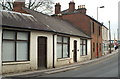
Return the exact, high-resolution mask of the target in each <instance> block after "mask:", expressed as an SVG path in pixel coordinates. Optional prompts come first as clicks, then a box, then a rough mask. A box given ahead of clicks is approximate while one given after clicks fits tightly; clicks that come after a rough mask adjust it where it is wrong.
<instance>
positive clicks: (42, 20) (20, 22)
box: [0, 9, 90, 38]
mask: <svg viewBox="0 0 120 79" xmlns="http://www.w3.org/2000/svg"><path fill="white" fill-rule="evenodd" d="M25 10H26V11H27V12H28V13H30V14H31V15H24V14H21V13H20V14H18V13H13V12H5V11H1V12H0V13H2V15H1V17H2V26H4V27H5V26H7V27H18V28H26V29H33V30H42V31H49V32H55V33H61V34H67V35H73V36H80V37H85V38H90V37H89V36H87V35H86V34H84V33H83V32H81V31H79V30H78V29H77V28H75V27H74V26H73V25H71V24H70V23H68V22H66V21H64V20H61V19H58V18H55V17H51V16H48V15H45V14H42V13H40V12H36V11H33V10H30V9H25Z"/></svg>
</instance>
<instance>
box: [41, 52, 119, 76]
mask: <svg viewBox="0 0 120 79" xmlns="http://www.w3.org/2000/svg"><path fill="white" fill-rule="evenodd" d="M43 77H118V54H115V55H113V56H111V57H109V58H106V59H104V60H100V61H98V62H94V63H91V64H87V65H84V66H82V67H80V68H77V69H74V70H71V71H66V72H61V73H56V74H50V75H45V76H43Z"/></svg>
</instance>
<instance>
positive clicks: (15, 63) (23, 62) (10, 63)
mask: <svg viewBox="0 0 120 79" xmlns="http://www.w3.org/2000/svg"><path fill="white" fill-rule="evenodd" d="M18 64H30V61H22V62H4V63H2V65H18Z"/></svg>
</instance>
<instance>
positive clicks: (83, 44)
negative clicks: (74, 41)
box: [80, 39, 87, 56]
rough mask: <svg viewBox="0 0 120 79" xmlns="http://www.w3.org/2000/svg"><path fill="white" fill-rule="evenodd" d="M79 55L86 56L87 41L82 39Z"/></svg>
mask: <svg viewBox="0 0 120 79" xmlns="http://www.w3.org/2000/svg"><path fill="white" fill-rule="evenodd" d="M80 55H81V56H84V55H87V40H84V39H81V40H80Z"/></svg>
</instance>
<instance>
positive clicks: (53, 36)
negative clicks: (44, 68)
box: [53, 34, 56, 68]
mask: <svg viewBox="0 0 120 79" xmlns="http://www.w3.org/2000/svg"><path fill="white" fill-rule="evenodd" d="M55 35H56V34H53V68H55Z"/></svg>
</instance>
